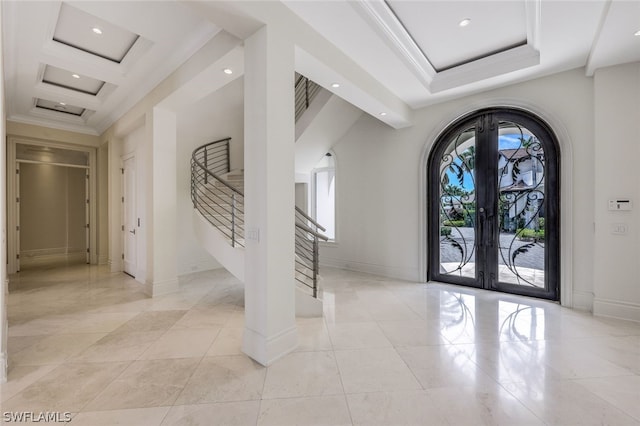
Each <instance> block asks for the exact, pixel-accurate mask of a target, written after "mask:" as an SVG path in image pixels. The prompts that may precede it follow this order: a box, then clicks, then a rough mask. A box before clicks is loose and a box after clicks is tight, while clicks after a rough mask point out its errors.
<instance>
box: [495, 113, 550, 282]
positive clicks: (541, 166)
mask: <svg viewBox="0 0 640 426" xmlns="http://www.w3.org/2000/svg"><path fill="white" fill-rule="evenodd" d="M544 181H545V156H544V150H543V148H542V144H541V143H540V141H539V140H538V138H537V137H536V136H535V135H534V134H533V133H531V132H530V131H529V130H527V129H526V128H524V127H522V126H521V125H518V124H516V123H512V122H507V121H501V122H500V128H499V137H498V209H497V210H496V211H497V212H498V231H499V232H498V235H499V247H500V251H499V253H498V264H499V265H498V279H499V281H500V282H503V283H508V284H516V285H521V286H528V287H537V288H544V287H545V279H544V274H545V202H544V201H545V193H544V187H545V185H544Z"/></svg>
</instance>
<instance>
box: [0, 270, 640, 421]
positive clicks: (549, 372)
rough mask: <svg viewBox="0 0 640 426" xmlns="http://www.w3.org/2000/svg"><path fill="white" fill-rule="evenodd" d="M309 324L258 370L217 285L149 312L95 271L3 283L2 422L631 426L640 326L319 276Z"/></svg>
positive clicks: (463, 294) (203, 278)
mask: <svg viewBox="0 0 640 426" xmlns="http://www.w3.org/2000/svg"><path fill="white" fill-rule="evenodd" d="M322 273H323V277H324V280H323V283H324V287H325V306H326V309H325V311H326V312H325V317H324V318H323V319H322V318H321V319H299V333H300V346H299V348H298V350H297V351H296V352H294V353H292V354H289V355H288V356H286V357H285V358H284V359H282V360H280V361H279V362H277V363H275V364H274V365H273V366H271V367H269V368H263V367H261V366H260V365H258V364H256V363H254V362H252V361H251V360H250V359H249V358H247V357H246V356H244V355H243V354H242V353H241V352H240V341H241V335H242V327H243V308H242V303H243V302H242V300H243V289H242V286H241V284H240V283H239V282H238V281H237V280H236V279H234V278H233V277H231V276H230V275H229V274H228V273H227V272H225V271H224V270H217V271H210V272H202V273H196V274H192V275H189V276H186V277H183V279H182V280H181V291H180V292H179V293H177V294H172V295H168V296H164V297H159V298H156V299H147V298H146V297H145V296H144V295H143V294H142V292H141V290H140V287H139V285H138V284H137V283H135V281H133V280H132V279H131V278H129V277H127V276H126V275H123V274H110V273H108V272H106V270H105V269H104V268H102V267H89V266H86V265H80V266H68V267H64V268H61V269H57V270H50V269H48V268H46V267H43V268H41V269H39V270H34V271H23V272H21V273H20V274H18V275H17V276H13V277H11V284H10V288H11V291H10V295H9V314H10V328H9V336H10V337H9V355H10V356H9V358H10V370H9V381H8V383H6V384H3V385H2V386H1V388H0V389H1V393H0V396H1V400H2V410H1V411H2V412H3V413H4V412H8V411H10V412H21V411H32V412H35V413H38V412H40V411H60V412H65V411H68V412H71V413H73V419H72V422H71V424H73V425H90V426H99V425H116V424H118V425H135V426H142V425H236V424H237V425H255V424H258V425H293V424H297V425H321V424H322V425H351V424H357V425H447V424H451V425H483V424H487V425H491V424H500V425H528V424H550V425H590V424H594V425H596V424H597V425H600V424H610V425H631V424H640V325H638V324H634V323H627V322H623V321H614V320H605V319H599V318H593V317H592V316H590V315H589V314H586V313H581V312H576V311H572V310H569V309H565V308H562V307H560V306H558V305H556V304H553V303H548V302H543V301H536V300H533V299H527V298H520V297H513V296H508V295H501V294H498V293H491V292H483V291H476V290H471V289H466V288H460V287H453V286H445V285H437V284H431V285H425V284H415V283H407V282H397V281H391V280H387V279H383V278H380V277H374V276H368V275H364V274H357V273H349V272H344V271H338V270H331V269H328V268H327V269H324V270H323V271H322Z"/></svg>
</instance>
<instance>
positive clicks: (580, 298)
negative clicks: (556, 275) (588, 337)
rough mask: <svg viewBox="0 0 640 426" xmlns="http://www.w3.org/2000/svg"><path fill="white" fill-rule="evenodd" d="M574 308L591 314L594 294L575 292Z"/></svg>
mask: <svg viewBox="0 0 640 426" xmlns="http://www.w3.org/2000/svg"><path fill="white" fill-rule="evenodd" d="M573 308H574V309H580V310H581V311H589V312H591V311H592V310H593V292H587V291H578V290H576V291H574V292H573Z"/></svg>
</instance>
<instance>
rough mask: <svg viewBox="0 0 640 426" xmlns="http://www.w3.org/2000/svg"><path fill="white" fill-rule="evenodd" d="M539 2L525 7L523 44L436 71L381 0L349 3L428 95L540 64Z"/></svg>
mask: <svg viewBox="0 0 640 426" xmlns="http://www.w3.org/2000/svg"><path fill="white" fill-rule="evenodd" d="M541 1H542V0H528V1H527V2H526V4H525V14H526V18H525V19H526V27H527V43H526V44H525V45H522V46H517V47H514V48H511V49H507V50H503V51H501V52H498V53H495V54H492V55H488V56H485V57H482V58H480V59H478V60H474V61H471V62H467V63H464V64H461V65H458V66H454V67H452V68H448V69H446V70H441V71H438V70H437V69H436V68H435V67H434V66H433V64H432V63H431V62H430V61H429V58H428V56H427V52H423V51H422V49H421V48H420V47H419V46H418V45H417V43H416V42H415V41H414V39H413V37H411V34H409V31H408V30H407V29H406V28H405V26H404V25H403V24H402V22H401V21H400V20H399V19H398V17H397V16H396V15H395V13H394V12H393V11H392V10H391V8H390V7H389V5H388V4H387V3H386V2H385V1H371V0H358V1H354V2H351V3H350V4H351V5H352V6H353V8H354V9H355V10H356V11H357V12H358V14H359V15H360V16H362V17H363V18H364V20H365V21H366V22H367V23H368V24H369V25H370V26H371V27H372V28H373V29H374V31H376V32H377V33H378V34H380V35H381V36H382V38H383V40H387V41H388V43H387V44H388V45H389V46H390V47H391V49H392V50H393V51H394V53H395V54H396V55H397V56H398V57H399V58H400V59H401V60H402V61H403V62H404V63H405V64H406V65H407V67H408V68H409V69H410V70H411V71H412V73H413V74H414V75H415V76H416V77H417V78H418V80H419V81H420V82H421V83H422V84H423V85H424V87H425V88H427V89H428V90H429V91H430V92H431V93H438V92H442V91H444V90H448V89H452V88H455V87H458V86H460V85H464V84H468V83H472V82H475V81H479V80H484V79H487V78H490V77H495V76H497V75H502V74H506V73H509V72H512V71H517V70H521V69H524V68H528V67H531V66H534V65H538V64H540V32H541V31H540V29H541Z"/></svg>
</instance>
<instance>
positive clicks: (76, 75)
mask: <svg viewBox="0 0 640 426" xmlns="http://www.w3.org/2000/svg"><path fill="white" fill-rule="evenodd" d="M71 77H73V78H80V76H79V75H78V74H71Z"/></svg>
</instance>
